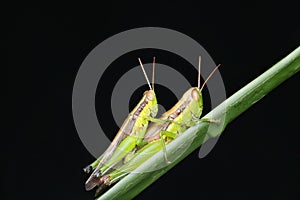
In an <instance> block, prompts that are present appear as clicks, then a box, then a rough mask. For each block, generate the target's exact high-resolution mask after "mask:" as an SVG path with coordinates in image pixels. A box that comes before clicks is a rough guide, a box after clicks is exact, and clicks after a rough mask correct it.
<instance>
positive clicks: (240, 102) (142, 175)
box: [98, 47, 300, 200]
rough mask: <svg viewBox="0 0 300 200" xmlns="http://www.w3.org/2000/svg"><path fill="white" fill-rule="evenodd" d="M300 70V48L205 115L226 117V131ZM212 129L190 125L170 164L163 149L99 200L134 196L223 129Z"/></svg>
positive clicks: (176, 142)
mask: <svg viewBox="0 0 300 200" xmlns="http://www.w3.org/2000/svg"><path fill="white" fill-rule="evenodd" d="M299 70H300V47H298V48H297V49H295V50H294V51H293V52H292V53H290V54H289V55H288V56H286V57H285V58H284V59H282V60H281V61H279V62H278V63H276V64H275V65H274V66H273V67H271V68H270V69H268V70H267V71H266V72H264V73H263V74H262V75H260V76H259V77H257V78H256V79H255V80H253V81H252V82H250V83H249V84H247V85H246V86H245V87H243V88H242V89H240V90H239V91H237V92H236V93H235V94H233V95H232V96H231V97H229V98H228V99H227V100H225V101H224V102H223V103H221V104H220V105H219V106H218V107H216V108H215V109H213V110H212V111H211V112H209V113H208V114H207V115H206V116H204V117H203V118H210V119H223V121H222V122H223V123H224V126H223V128H222V130H224V128H225V127H226V125H227V124H228V123H230V122H231V121H232V120H234V119H235V118H236V117H238V116H239V115H240V114H241V113H243V112H244V111H246V110H247V109H248V108H250V107H251V106H252V105H253V104H255V103H256V102H257V101H259V100H260V99H261V98H263V97H264V96H265V95H266V94H268V93H269V92H270V91H272V90H273V89H274V88H276V87H277V86H278V85H280V84H281V83H282V82H284V81H285V80H287V79H288V78H289V77H291V76H292V75H294V74H296V73H297V72H298V71H299ZM224 106H225V107H226V110H224ZM208 128H209V123H200V124H198V125H196V126H193V127H191V128H189V129H188V130H187V131H185V132H184V133H183V134H182V135H181V136H180V137H178V138H176V139H175V140H174V141H172V142H171V143H170V144H168V145H167V152H168V155H170V158H171V160H172V161H173V162H172V163H171V164H170V165H168V166H166V167H163V168H160V169H159V170H157V169H158V168H159V166H164V165H165V160H164V158H163V152H162V151H160V152H158V153H157V154H155V155H154V156H153V157H151V158H150V159H148V160H147V161H146V162H145V163H143V164H142V165H141V166H140V167H139V168H138V169H136V170H135V171H134V172H132V173H130V174H129V175H127V176H126V177H125V178H123V179H122V180H121V181H119V182H118V183H117V184H115V185H114V186H113V187H112V188H110V189H109V190H108V191H107V192H106V193H104V194H103V195H102V196H100V197H99V198H98V200H104V199H110V200H112V199H132V198H134V197H135V196H136V195H138V194H139V193H140V192H141V191H143V190H144V189H145V188H146V187H148V186H149V185H150V184H151V183H153V182H154V181H155V180H157V179H158V178H159V177H160V176H162V175H163V174H165V173H166V172H167V171H168V170H170V169H171V168H172V167H174V166H175V165H176V164H177V163H178V162H180V161H181V160H182V159H184V158H185V157H186V156H188V155H189V154H190V153H191V152H193V151H194V150H195V149H197V148H198V147H200V145H201V144H203V143H204V142H205V141H207V140H208V139H209V138H210V137H218V136H220V134H221V132H222V131H209V133H208V132H207V130H210V129H208ZM187 145H188V146H187ZM183 148H186V149H187V150H186V151H185V152H184V153H182V149H183ZM172 158H173V159H172Z"/></svg>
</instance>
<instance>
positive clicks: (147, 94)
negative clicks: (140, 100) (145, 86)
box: [146, 91, 154, 101]
mask: <svg viewBox="0 0 300 200" xmlns="http://www.w3.org/2000/svg"><path fill="white" fill-rule="evenodd" d="M146 97H147V99H148V100H149V101H152V100H153V99H154V95H153V93H152V92H150V91H147V92H146Z"/></svg>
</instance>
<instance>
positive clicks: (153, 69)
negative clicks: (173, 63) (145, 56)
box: [152, 57, 155, 90]
mask: <svg viewBox="0 0 300 200" xmlns="http://www.w3.org/2000/svg"><path fill="white" fill-rule="evenodd" d="M154 71H155V57H153V64H152V89H153V90H154Z"/></svg>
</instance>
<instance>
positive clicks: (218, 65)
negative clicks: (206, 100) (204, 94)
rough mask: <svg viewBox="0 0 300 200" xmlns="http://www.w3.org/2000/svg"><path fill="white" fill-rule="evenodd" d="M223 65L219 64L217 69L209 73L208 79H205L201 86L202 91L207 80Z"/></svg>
mask: <svg viewBox="0 0 300 200" xmlns="http://www.w3.org/2000/svg"><path fill="white" fill-rule="evenodd" d="M220 66H221V64H218V65H217V66H216V67H215V69H214V70H213V71H212V72H211V73H210V74H209V76H208V77H207V79H206V80H205V81H204V83H203V85H202V87H201V88H200V91H202V89H203V88H204V86H205V85H206V83H207V81H208V80H209V79H210V78H211V76H212V75H213V74H214V73H215V71H216V70H217V69H218V68H219V67H220Z"/></svg>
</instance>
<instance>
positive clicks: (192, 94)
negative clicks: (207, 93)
mask: <svg viewBox="0 0 300 200" xmlns="http://www.w3.org/2000/svg"><path fill="white" fill-rule="evenodd" d="M184 95H186V98H185V99H187V102H188V106H189V110H190V111H191V112H192V113H193V115H194V116H196V117H200V116H201V114H202V110H203V99H202V92H201V90H200V89H199V88H198V87H192V88H190V89H189V90H188V91H187V92H186V93H185V94H184Z"/></svg>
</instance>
